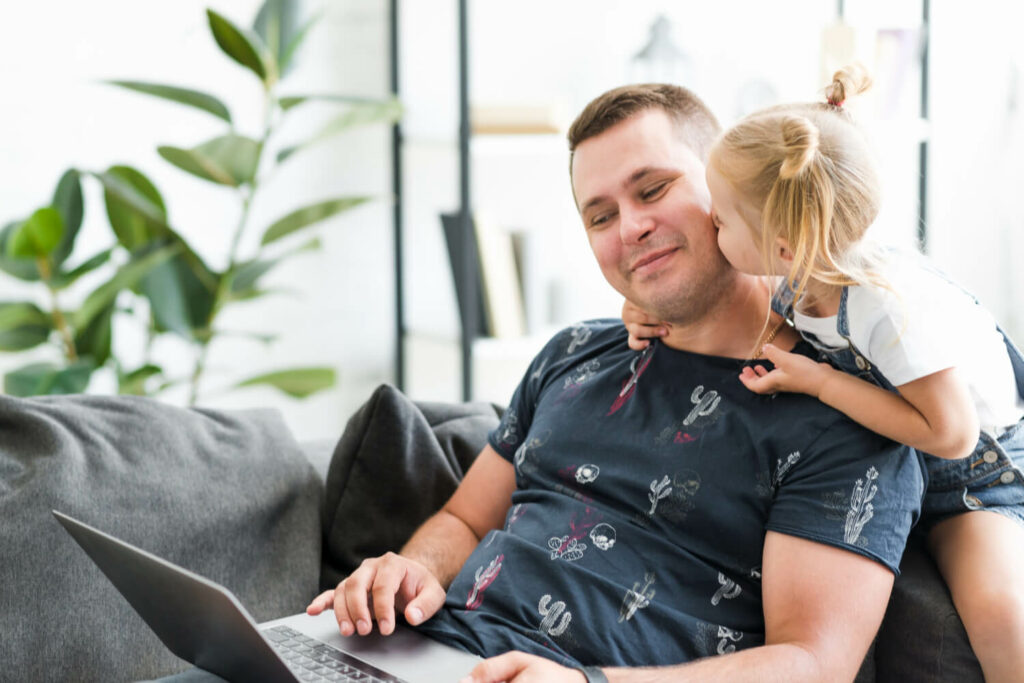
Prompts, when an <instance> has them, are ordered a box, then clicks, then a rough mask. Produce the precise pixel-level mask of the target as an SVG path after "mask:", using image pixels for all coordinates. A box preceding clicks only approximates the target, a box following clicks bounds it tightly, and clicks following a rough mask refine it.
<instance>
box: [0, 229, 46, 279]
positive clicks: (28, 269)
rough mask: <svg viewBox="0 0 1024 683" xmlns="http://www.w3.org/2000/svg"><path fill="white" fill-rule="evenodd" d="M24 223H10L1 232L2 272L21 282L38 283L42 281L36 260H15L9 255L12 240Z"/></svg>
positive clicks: (0, 258)
mask: <svg viewBox="0 0 1024 683" xmlns="http://www.w3.org/2000/svg"><path fill="white" fill-rule="evenodd" d="M23 223H24V221H22V222H14V223H8V224H7V225H5V226H4V228H3V230H0V270H2V271H4V272H5V273H7V274H8V275H13V276H14V277H16V278H18V279H19V280H25V281H26V282H38V281H39V279H40V276H39V266H37V265H36V260H35V259H23V258H13V257H11V256H8V255H7V254H8V252H9V251H10V245H11V239H12V238H13V237H14V236H15V235H16V234H17V233H18V231H19V230H20V229H21V226H22V224H23Z"/></svg>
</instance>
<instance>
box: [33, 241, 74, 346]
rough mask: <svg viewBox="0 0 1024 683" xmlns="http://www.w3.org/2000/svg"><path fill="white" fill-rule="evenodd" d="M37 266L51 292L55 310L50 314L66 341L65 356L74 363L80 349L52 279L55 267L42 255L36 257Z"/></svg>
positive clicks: (62, 339) (61, 336)
mask: <svg viewBox="0 0 1024 683" xmlns="http://www.w3.org/2000/svg"><path fill="white" fill-rule="evenodd" d="M36 267H37V268H39V275H40V277H42V278H43V282H44V283H45V284H46V289H47V291H48V292H50V302H51V305H52V307H53V311H52V312H51V313H50V315H51V316H52V317H53V325H54V327H56V328H57V332H58V333H59V334H60V338H61V341H63V342H64V357H65V358H66V359H67V361H68V362H69V363H74V362H76V361H78V351H77V350H76V349H75V338H74V336H73V335H72V334H71V326H70V325H68V321H67V318H65V317H64V312H63V311H61V310H60V301H59V300H58V297H57V289H56V288H55V287H54V286H53V282H52V281H51V280H52V278H53V269H51V268H50V262H49V261H47V260H46V257H45V256H40V257H39V258H37V259H36Z"/></svg>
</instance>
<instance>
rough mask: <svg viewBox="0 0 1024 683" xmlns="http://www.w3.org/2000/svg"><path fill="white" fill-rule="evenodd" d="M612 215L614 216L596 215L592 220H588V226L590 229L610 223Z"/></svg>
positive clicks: (607, 214)
mask: <svg viewBox="0 0 1024 683" xmlns="http://www.w3.org/2000/svg"><path fill="white" fill-rule="evenodd" d="M613 215H614V214H610V213H601V214H598V215H596V216H594V217H593V218H591V219H590V226H591V227H597V226H599V225H603V224H605V223H607V222H608V221H610V220H611V219H612V216H613Z"/></svg>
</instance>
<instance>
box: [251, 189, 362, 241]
mask: <svg viewBox="0 0 1024 683" xmlns="http://www.w3.org/2000/svg"><path fill="white" fill-rule="evenodd" d="M368 201H370V197H341V198H339V199H329V200H327V201H324V202H318V203H316V204H311V205H310V206H307V207H304V208H301V209H298V210H296V211H292V212H291V213H290V214H288V215H287V216H285V217H284V218H281V219H279V220H277V221H276V222H275V223H274V224H273V225H271V226H270V227H269V228H267V230H266V232H264V233H263V239H262V241H261V244H270V243H271V242H275V241H277V240H279V239H281V238H282V237H285V236H287V235H290V234H292V233H293V232H295V231H297V230H301V229H302V228H305V227H306V226H308V225H311V224H313V223H316V222H317V221H322V220H323V219H325V218H329V217H331V216H333V215H335V214H337V213H341V212H342V211H347V210H349V209H352V208H354V207H357V206H359V205H360V204H364V203H366V202H368Z"/></svg>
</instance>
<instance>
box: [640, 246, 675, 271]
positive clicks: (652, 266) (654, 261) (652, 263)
mask: <svg viewBox="0 0 1024 683" xmlns="http://www.w3.org/2000/svg"><path fill="white" fill-rule="evenodd" d="M678 250H679V247H667V248H665V249H658V250H656V251H652V252H649V253H647V254H644V255H643V256H641V257H640V258H638V259H636V260H635V261H633V263H632V265H631V266H630V267H629V270H630V272H631V273H634V274H636V275H646V274H647V273H650V272H652V271H655V270H657V269H658V268H660V267H662V266H663V265H664V264H665V262H666V261H667V260H668V257H670V256H671V255H672V254H674V253H676V251H678Z"/></svg>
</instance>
